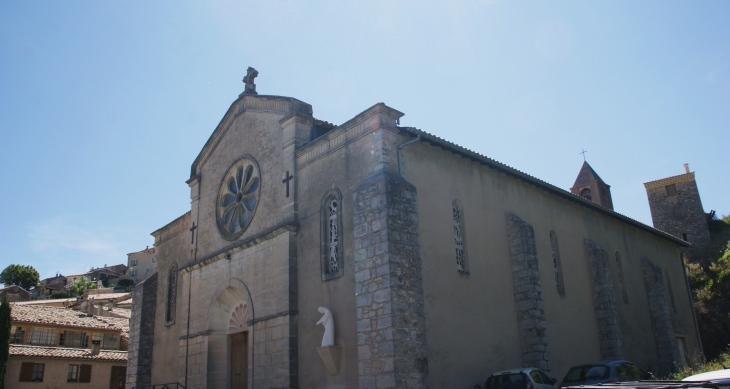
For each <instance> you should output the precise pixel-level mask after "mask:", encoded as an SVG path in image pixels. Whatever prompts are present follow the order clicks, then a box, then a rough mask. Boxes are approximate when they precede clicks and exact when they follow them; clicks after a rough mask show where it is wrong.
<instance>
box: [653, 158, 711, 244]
mask: <svg viewBox="0 0 730 389" xmlns="http://www.w3.org/2000/svg"><path fill="white" fill-rule="evenodd" d="M684 170H685V173H684V174H680V175H678V176H673V177H667V178H663V179H661V180H656V181H651V182H647V183H644V187H645V188H646V195H647V196H648V197H649V208H650V209H651V220H652V222H653V223H654V228H656V229H658V230H662V231H664V232H667V233H669V234H672V235H674V236H676V237H677V238H680V239H682V240H684V241H686V242H689V243H691V244H692V245H693V246H695V247H704V246H706V245H707V244H708V243H710V230H709V228H708V227H707V215H706V214H705V211H704V209H703V208H702V201H701V200H700V192H699V191H698V190H697V182H696V181H695V173H694V172H690V171H689V164H686V163H685V164H684Z"/></svg>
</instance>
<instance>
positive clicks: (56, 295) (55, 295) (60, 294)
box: [51, 291, 68, 300]
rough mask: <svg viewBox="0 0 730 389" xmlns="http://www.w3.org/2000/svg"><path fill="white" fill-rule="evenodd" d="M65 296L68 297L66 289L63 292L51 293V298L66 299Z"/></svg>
mask: <svg viewBox="0 0 730 389" xmlns="http://www.w3.org/2000/svg"><path fill="white" fill-rule="evenodd" d="M65 298H68V292H66V291H63V292H53V293H52V294H51V300H55V299H65Z"/></svg>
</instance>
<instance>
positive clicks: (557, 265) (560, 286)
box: [550, 231, 565, 295]
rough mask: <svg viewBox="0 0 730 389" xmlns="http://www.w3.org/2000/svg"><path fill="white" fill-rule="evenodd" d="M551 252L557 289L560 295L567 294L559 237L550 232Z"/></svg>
mask: <svg viewBox="0 0 730 389" xmlns="http://www.w3.org/2000/svg"><path fill="white" fill-rule="evenodd" d="M550 251H551V253H552V256H553V274H554V276H555V288H556V289H557V291H558V294H561V295H564V294H565V282H564V281H563V264H562V262H561V261H560V246H558V235H557V234H556V233H555V231H550Z"/></svg>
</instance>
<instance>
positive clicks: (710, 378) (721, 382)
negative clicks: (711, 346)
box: [682, 369, 730, 389]
mask: <svg viewBox="0 0 730 389" xmlns="http://www.w3.org/2000/svg"><path fill="white" fill-rule="evenodd" d="M682 381H695V382H711V383H713V384H716V385H717V386H718V387H719V388H720V389H730V369H723V370H715V371H708V372H706V373H700V374H695V375H693V376H689V377H687V378H685V379H683V380H682Z"/></svg>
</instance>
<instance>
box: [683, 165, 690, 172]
mask: <svg viewBox="0 0 730 389" xmlns="http://www.w3.org/2000/svg"><path fill="white" fill-rule="evenodd" d="M684 172H685V173H687V174H689V164H688V163H685V164H684Z"/></svg>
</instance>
